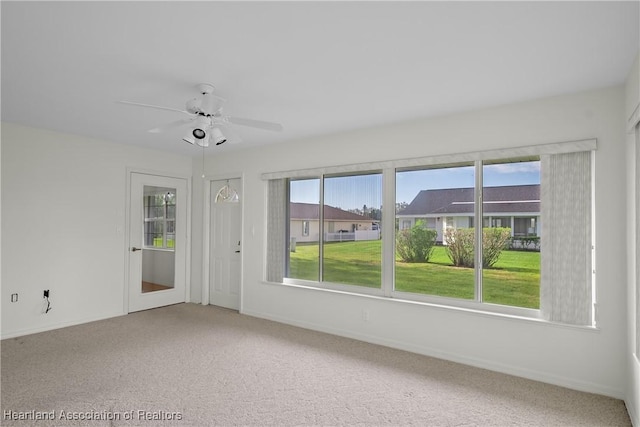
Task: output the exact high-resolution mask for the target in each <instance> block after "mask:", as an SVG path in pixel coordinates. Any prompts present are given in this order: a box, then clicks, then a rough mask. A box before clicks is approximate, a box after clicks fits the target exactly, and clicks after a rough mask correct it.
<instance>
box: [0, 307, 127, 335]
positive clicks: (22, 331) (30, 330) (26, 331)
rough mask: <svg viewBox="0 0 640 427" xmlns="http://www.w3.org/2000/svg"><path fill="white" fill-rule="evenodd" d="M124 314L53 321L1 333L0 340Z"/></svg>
mask: <svg viewBox="0 0 640 427" xmlns="http://www.w3.org/2000/svg"><path fill="white" fill-rule="evenodd" d="M125 314H127V313H115V314H107V315H101V316H96V317H88V318H84V319H77V320H71V321H68V322H60V323H54V324H51V325H46V326H41V327H37V328H27V329H19V330H17V331H11V332H7V333H3V334H1V335H0V340H5V339H9V338H16V337H22V336H25V335H32V334H38V333H40V332H47V331H53V330H54V329H61V328H66V327H68V326H76V325H81V324H83V323H89V322H95V321H97V320H104V319H111V318H112V317H118V316H124V315H125Z"/></svg>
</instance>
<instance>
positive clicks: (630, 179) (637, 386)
mask: <svg viewBox="0 0 640 427" xmlns="http://www.w3.org/2000/svg"><path fill="white" fill-rule="evenodd" d="M625 95H626V96H625V116H624V117H625V119H626V123H625V125H626V128H627V131H628V132H627V147H626V148H627V162H626V166H627V180H626V182H627V184H628V186H627V203H628V205H627V230H629V232H628V233H627V254H628V255H627V262H628V267H627V278H628V279H627V280H628V294H627V295H628V297H627V301H628V303H627V307H628V315H627V322H628V335H627V336H628V338H627V343H628V346H627V359H628V362H627V364H628V369H629V375H628V384H627V394H626V397H625V402H626V404H627V408H628V410H629V414H630V415H631V418H632V420H633V424H634V425H635V426H640V360H638V357H639V356H640V355H637V354H636V353H635V351H636V336H637V331H636V325H637V323H636V318H635V313H636V306H635V304H636V292H637V289H636V287H637V283H638V278H637V277H636V271H638V269H637V268H638V266H637V263H638V256H639V255H640V254H637V253H636V242H635V238H636V236H637V235H638V234H636V228H637V227H640V212H637V211H636V206H635V199H636V195H637V192H638V191H640V189H638V188H636V184H635V183H636V182H637V180H636V174H640V170H639V169H638V167H637V164H636V160H635V159H636V155H637V151H638V150H640V141H636V136H635V133H634V132H632V131H631V132H629V130H631V129H632V127H633V125H635V124H636V123H637V122H638V118H639V117H640V116H638V115H637V114H638V110H639V109H640V55H638V56H637V57H636V61H635V64H634V66H633V68H632V70H631V72H630V73H629V78H628V79H627V84H626V90H625ZM634 113H635V115H634Z"/></svg>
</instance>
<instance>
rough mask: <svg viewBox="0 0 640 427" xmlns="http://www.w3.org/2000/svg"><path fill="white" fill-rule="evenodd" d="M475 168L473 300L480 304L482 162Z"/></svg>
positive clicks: (477, 163) (482, 225) (476, 163)
mask: <svg viewBox="0 0 640 427" xmlns="http://www.w3.org/2000/svg"><path fill="white" fill-rule="evenodd" d="M475 168H476V173H475V177H476V183H475V185H476V188H475V192H474V196H475V197H474V199H475V203H474V206H475V209H474V215H475V224H476V226H475V245H474V249H475V262H474V269H475V300H476V301H478V302H482V228H483V227H484V223H483V220H482V215H483V209H482V208H483V206H482V200H483V199H482V187H483V183H482V160H476V161H475Z"/></svg>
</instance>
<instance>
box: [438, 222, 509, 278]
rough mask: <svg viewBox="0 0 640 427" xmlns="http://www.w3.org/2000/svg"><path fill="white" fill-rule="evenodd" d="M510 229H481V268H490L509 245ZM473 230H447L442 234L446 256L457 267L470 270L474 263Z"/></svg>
mask: <svg viewBox="0 0 640 427" xmlns="http://www.w3.org/2000/svg"><path fill="white" fill-rule="evenodd" d="M510 239H511V229H510V228H503V227H490V228H483V229H482V267H483V268H491V267H492V266H493V265H494V264H495V263H496V262H497V261H498V258H499V257H500V254H501V253H502V251H503V250H504V249H506V248H507V247H508V245H509V242H510ZM474 240H475V231H474V229H473V228H458V229H453V228H448V229H447V231H446V232H445V234H444V241H445V244H446V245H447V255H448V256H449V259H450V260H451V262H452V263H453V265H455V266H457V267H469V268H472V267H473V266H474V264H475V262H474Z"/></svg>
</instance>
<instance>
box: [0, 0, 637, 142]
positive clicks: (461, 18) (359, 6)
mask: <svg viewBox="0 0 640 427" xmlns="http://www.w3.org/2000/svg"><path fill="white" fill-rule="evenodd" d="M0 7H1V9H0V12H1V15H2V27H1V31H2V64H1V65H2V69H1V74H2V86H1V90H2V92H1V99H2V110H1V111H2V120H3V121H7V122H16V123H21V124H25V125H30V126H35V127H41V128H46V129H52V130H56V131H62V132H67V133H73V134H79V135H86V136H89V137H94V138H101V139H105V140H110V141H115V142H119V143H126V144H137V145H141V146H145V147H152V148H156V149H159V150H165V151H171V152H175V153H181V154H186V155H199V154H201V151H199V149H198V148H196V147H193V146H190V145H188V144H186V143H184V142H182V141H181V140H180V137H181V136H182V134H183V133H184V132H185V131H184V130H180V129H177V130H175V131H172V132H168V133H164V134H152V133H148V132H146V130H148V129H151V128H154V127H157V126H160V125H162V124H165V123H168V122H172V121H174V120H177V119H180V118H182V117H183V116H182V115H181V114H180V113H175V112H171V111H162V110H154V109H144V108H139V107H132V106H127V105H123V104H119V103H117V102H116V101H118V100H129V101H135V102H142V103H149V104H156V105H162V106H167V107H172V108H178V109H182V108H184V103H185V102H186V101H187V100H188V99H189V98H192V97H194V96H196V95H197V93H196V90H195V85H196V84H197V83H202V82H206V83H211V84H213V85H215V86H216V94H217V95H219V96H222V97H223V98H226V99H227V102H226V104H225V105H224V113H225V114H228V115H233V116H239V117H248V118H254V119H260V120H267V121H275V122H279V123H281V124H282V125H283V126H284V131H283V132H281V133H274V132H268V131H261V130H254V129H251V128H246V127H241V126H237V127H235V130H236V131H237V133H238V134H239V135H240V136H241V137H242V139H243V140H244V142H243V143H242V144H236V145H229V144H225V145H223V146H220V147H212V148H209V149H208V150H210V151H208V152H209V153H214V152H216V151H227V150H235V149H244V148H251V147H254V146H257V145H261V144H270V143H277V142H282V141H287V140H294V139H300V138H306V137H310V136H314V135H320V134H328V133H334V132H340V131H345V130H351V129H357V128H363V127H371V126H376V125H381V124H386V123H393V122H399V121H403V120H410V119H415V118H421V117H429V116H436V115H443V114H448V113H453V112H458V111H466V110H471V109H476V108H483V107H488V106H493V105H500V104H507V103H512V102H518V101H523V100H527V99H533V98H540V97H546V96H552V95H557V94H563V93H570V92H577V91H583V90H588V89H592V88H599V87H606V86H611V85H616V84H621V83H623V82H624V80H625V78H626V76H627V73H628V72H629V70H630V68H631V65H632V63H633V60H634V58H635V56H636V54H637V52H638V46H639V40H638V39H639V32H638V31H639V30H638V27H639V24H638V23H639V20H640V11H639V3H638V1H632V2H619V3H618V2H491V3H485V2H7V1H2V3H0Z"/></svg>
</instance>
